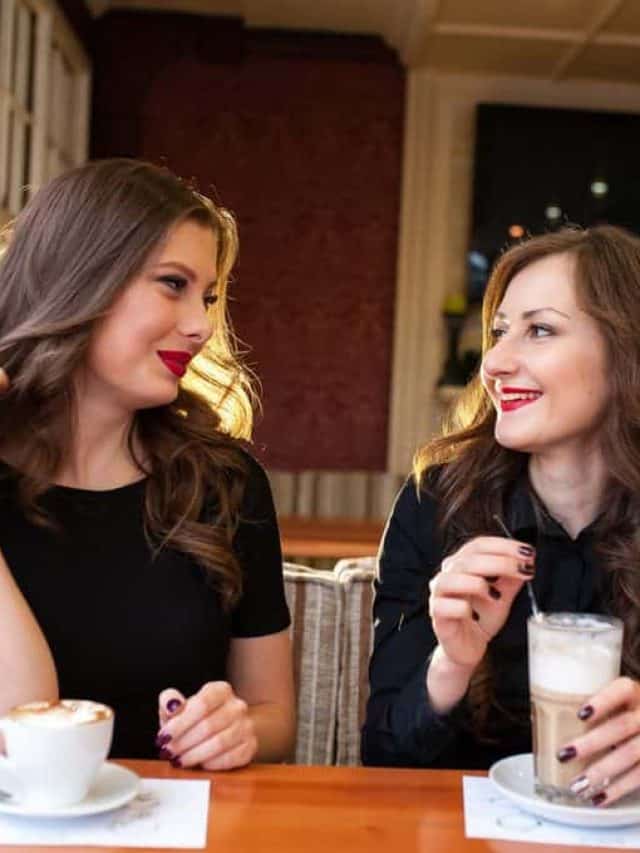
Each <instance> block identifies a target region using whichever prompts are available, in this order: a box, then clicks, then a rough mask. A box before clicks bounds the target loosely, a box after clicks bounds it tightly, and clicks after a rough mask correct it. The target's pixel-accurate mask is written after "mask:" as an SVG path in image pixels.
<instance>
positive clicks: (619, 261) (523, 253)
mask: <svg viewBox="0 0 640 853" xmlns="http://www.w3.org/2000/svg"><path fill="white" fill-rule="evenodd" d="M556 254H568V255H571V257H572V259H573V260H574V263H575V266H574V269H575V285H576V293H577V300H578V304H579V305H580V307H581V308H582V309H583V310H584V311H586V312H587V313H588V314H590V315H591V317H593V318H594V320H595V321H596V323H597V325H598V328H599V330H600V333H601V335H602V337H603V339H604V341H605V345H606V351H607V358H608V373H607V375H608V381H609V382H610V385H611V389H610V390H611V398H610V404H609V406H608V409H607V413H606V419H605V422H604V424H603V426H602V433H601V447H602V452H603V455H604V460H605V463H606V467H607V471H608V475H609V478H608V483H607V486H606V491H605V495H604V499H603V501H602V514H601V515H600V516H599V518H598V521H597V523H596V525H595V531H594V532H595V543H596V544H595V547H596V552H597V553H598V556H599V558H600V560H601V563H602V566H603V568H604V570H605V571H607V572H610V573H611V576H612V596H613V599H612V602H611V604H612V607H613V609H614V612H615V613H616V614H617V615H618V616H619V617H620V618H621V619H622V621H623V623H624V642H623V656H622V662H623V671H624V672H625V673H627V674H628V675H630V676H632V677H634V678H640V239H638V238H637V237H636V236H634V235H632V234H630V233H629V232H627V231H625V230H623V229H621V228H617V227H614V226H610V225H599V226H596V227H593V228H589V229H587V230H581V229H577V228H565V229H563V230H561V231H557V232H555V233H551V234H546V235H543V236H539V237H534V238H532V239H530V240H528V241H526V242H524V243H521V244H518V245H516V246H514V247H513V248H511V249H509V250H508V251H506V252H505V253H504V254H503V255H502V257H501V258H500V259H499V261H498V263H497V264H496V266H495V268H494V270H493V272H492V275H491V277H490V280H489V283H488V285H487V290H486V294H485V299H484V303H483V310H482V327H483V345H482V348H483V354H484V353H486V352H487V350H488V349H489V348H490V347H491V345H492V340H491V334H490V333H491V329H492V327H493V321H494V315H495V313H496V311H497V309H498V307H499V305H500V303H501V302H502V299H503V296H504V294H505V291H506V289H507V287H508V286H509V283H510V281H511V280H512V279H513V278H514V276H515V275H517V273H519V272H520V271H521V270H523V269H524V268H525V267H527V266H529V265H530V264H532V263H535V262H536V261H538V260H540V259H541V258H545V257H547V256H549V255H556ZM495 421H496V412H495V409H494V406H493V404H492V402H491V400H490V398H489V395H488V394H487V392H486V390H485V388H484V387H483V385H482V382H481V378H480V372H478V374H477V375H476V376H475V377H474V378H473V379H472V380H471V382H470V383H469V384H468V386H467V387H466V388H465V390H464V391H463V392H462V394H461V396H460V398H459V400H458V401H457V404H456V405H455V407H454V408H453V409H452V411H451V413H450V416H449V419H448V421H447V423H445V426H444V428H443V432H442V434H441V435H440V436H438V437H436V438H434V439H433V440H431V441H430V442H428V443H427V444H426V445H425V446H424V447H422V448H421V449H420V450H419V451H418V453H417V454H416V458H415V463H414V472H415V475H416V479H417V482H418V484H420V486H421V487H423V488H428V489H429V491H430V492H432V493H433V494H435V496H436V497H437V499H438V500H439V505H440V507H442V511H441V514H440V518H439V523H440V529H441V531H442V534H443V537H444V540H445V542H448V543H449V545H448V548H449V551H452V550H455V548H456V547H457V545H458V544H459V543H460V540H461V539H463V538H471V537H472V536H477V535H481V534H487V533H493V534H495V535H501V532H500V530H499V529H498V528H497V527H496V523H495V521H494V519H493V516H494V514H496V513H497V514H499V515H502V514H503V513H504V511H505V500H506V497H507V495H508V493H509V490H510V487H511V486H512V485H513V483H514V482H515V480H516V479H517V478H518V477H519V476H520V474H521V473H522V472H523V471H525V470H526V468H527V464H528V458H529V457H528V454H526V453H522V452H518V451H514V450H509V449H508V448H505V447H502V446H501V445H499V444H498V443H497V442H496V440H495V438H494V427H495ZM434 466H435V467H434ZM470 700H471V704H472V706H473V707H474V708H475V711H476V712H477V713H476V720H477V723H478V727H479V729H482V727H483V725H484V722H486V719H487V714H488V706H489V704H490V702H491V671H490V661H489V660H488V658H485V661H483V663H482V665H481V666H479V667H478V669H477V671H476V673H475V674H474V677H473V679H472V682H471V686H470Z"/></svg>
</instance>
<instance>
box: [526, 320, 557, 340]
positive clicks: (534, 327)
mask: <svg viewBox="0 0 640 853" xmlns="http://www.w3.org/2000/svg"><path fill="white" fill-rule="evenodd" d="M529 334H530V335H531V337H532V338H547V337H549V335H552V334H553V329H552V328H551V326H545V325H542V324H541V323H532V324H531V325H530V326H529Z"/></svg>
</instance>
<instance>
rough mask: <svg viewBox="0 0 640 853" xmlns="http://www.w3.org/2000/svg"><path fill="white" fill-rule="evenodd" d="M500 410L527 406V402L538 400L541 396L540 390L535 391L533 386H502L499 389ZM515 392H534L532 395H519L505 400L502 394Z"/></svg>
mask: <svg viewBox="0 0 640 853" xmlns="http://www.w3.org/2000/svg"><path fill="white" fill-rule="evenodd" d="M500 394H501V398H500V410H501V411H503V412H513V411H515V410H516V409H521V408H522V407H523V406H527V405H528V404H529V403H535V402H536V400H539V399H540V397H541V396H542V392H541V391H536V390H535V389H533V388H514V387H511V386H508V387H503V388H502V389H501V391H500ZM516 394H521V395H525V394H535V396H534V397H525V396H521V397H518V398H516V399H512V400H505V399H504V395H508V396H512V395H514V396H515V395H516Z"/></svg>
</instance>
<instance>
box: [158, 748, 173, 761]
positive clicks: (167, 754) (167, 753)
mask: <svg viewBox="0 0 640 853" xmlns="http://www.w3.org/2000/svg"><path fill="white" fill-rule="evenodd" d="M158 758H162V759H163V760H164V761H171V760H172V759H173V753H172V752H171V750H170V749H165V748H164V747H163V748H162V749H159V750H158Z"/></svg>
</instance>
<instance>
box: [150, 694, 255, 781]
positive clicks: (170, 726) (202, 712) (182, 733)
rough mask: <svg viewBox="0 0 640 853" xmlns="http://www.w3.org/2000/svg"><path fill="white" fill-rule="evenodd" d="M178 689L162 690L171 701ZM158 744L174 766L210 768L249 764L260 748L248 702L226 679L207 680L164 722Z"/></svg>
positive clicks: (163, 697) (163, 695)
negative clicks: (208, 681) (207, 682)
mask: <svg viewBox="0 0 640 853" xmlns="http://www.w3.org/2000/svg"><path fill="white" fill-rule="evenodd" d="M176 693H177V691H163V693H162V694H161V699H165V701H166V700H167V699H168V700H169V701H170V700H171V698H173V697H174V695H175V694H176ZM156 744H157V745H158V746H159V747H160V749H161V757H162V758H168V759H170V760H171V763H172V764H173V765H174V766H175V767H194V766H196V765H203V766H204V764H205V763H206V766H207V768H208V769H225V768H226V767H238V766H241V765H242V764H247V763H248V762H249V761H251V759H252V758H253V756H254V755H255V752H256V750H257V740H256V737H255V731H254V724H253V721H252V720H251V718H250V716H249V713H248V707H247V704H246V702H244V701H243V700H242V699H240V698H239V697H238V696H236V695H235V693H234V692H233V689H232V688H231V685H230V684H228V683H227V682H226V681H215V682H210V683H209V684H205V685H204V686H203V687H202V688H201V689H200V690H199V691H198V693H196V694H195V695H194V696H192V697H190V698H189V699H188V700H187V701H186V702H185V703H184V705H183V706H182V708H181V710H180V711H179V712H178V713H176V714H174V715H173V716H172V717H170V718H169V719H168V720H167V721H166V722H165V724H164V725H163V726H162V728H161V730H160V732H159V733H158V737H157V740H156Z"/></svg>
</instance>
